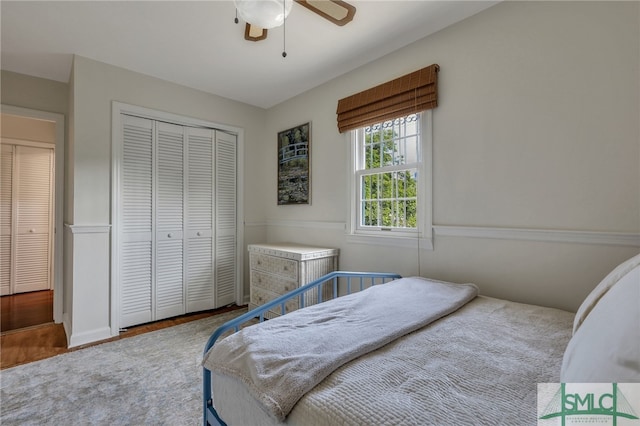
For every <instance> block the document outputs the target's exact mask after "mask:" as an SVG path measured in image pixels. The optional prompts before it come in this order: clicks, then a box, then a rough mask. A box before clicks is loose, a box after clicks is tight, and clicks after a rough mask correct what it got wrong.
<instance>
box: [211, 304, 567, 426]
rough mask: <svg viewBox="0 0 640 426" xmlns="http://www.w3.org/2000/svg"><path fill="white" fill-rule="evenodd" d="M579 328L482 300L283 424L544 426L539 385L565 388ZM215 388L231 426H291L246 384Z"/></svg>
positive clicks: (535, 311) (305, 403)
mask: <svg viewBox="0 0 640 426" xmlns="http://www.w3.org/2000/svg"><path fill="white" fill-rule="evenodd" d="M573 318H574V315H573V314H572V313H569V312H565V311H561V310H557V309H552V308H545V307H539V306H533V305H526V304H520V303H515V302H509V301H505V300H500V299H493V298H488V297H482V296H479V297H477V298H476V299H474V300H473V301H471V302H469V303H468V304H466V305H465V306H464V307H462V308H461V309H459V310H458V311H456V312H455V313H453V314H451V315H449V316H446V317H444V318H442V319H440V320H438V321H436V322H434V323H432V324H429V325H428V326H426V327H424V328H422V329H420V330H417V331H415V332H413V333H411V334H409V335H406V336H404V337H402V338H400V339H398V340H396V341H394V342H392V343H389V344H387V345H385V346H383V347H382V348H380V349H378V350H376V351H374V352H371V353H369V354H367V355H365V356H362V357H360V358H358V359H355V360H353V361H351V362H349V363H347V364H345V365H343V366H342V367H340V368H338V369H337V370H336V371H334V372H333V373H332V374H330V375H329V376H328V377H327V378H325V379H324V380H323V381H322V382H321V383H320V384H319V385H317V386H316V387H315V388H313V389H312V390H311V391H310V392H308V393H307V394H306V395H305V396H304V397H302V399H300V400H299V401H298V403H297V404H296V406H295V407H294V409H293V410H292V411H291V413H290V414H289V416H288V417H287V419H286V421H285V423H284V424H289V425H311V426H313V425H338V424H349V425H356V424H376V425H417V424H419V425H448V424H451V425H463V424H473V425H485V424H486V425H499V424H504V425H514V424H518V425H526V424H532V425H533V424H536V411H537V408H536V396H537V383H547V382H558V381H559V378H560V367H561V363H562V357H563V353H564V351H565V348H566V346H567V343H568V341H569V339H570V337H571V330H572V323H573ZM212 382H213V385H212V386H213V389H212V390H213V402H214V406H215V408H216V410H217V411H218V413H219V415H220V416H221V418H222V419H223V420H224V421H225V422H226V423H227V424H229V425H276V424H283V423H279V422H277V421H276V420H275V419H273V418H272V417H270V416H269V415H268V414H267V413H266V412H265V411H263V409H262V408H261V406H260V405H259V404H258V402H257V401H256V400H255V399H254V398H253V397H252V396H251V395H250V394H249V393H248V391H247V390H246V388H245V387H244V386H243V385H242V384H241V383H240V382H239V381H236V380H235V379H233V378H230V377H227V376H224V375H218V374H216V373H214V374H213V380H212Z"/></svg>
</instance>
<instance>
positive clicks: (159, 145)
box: [114, 114, 237, 327]
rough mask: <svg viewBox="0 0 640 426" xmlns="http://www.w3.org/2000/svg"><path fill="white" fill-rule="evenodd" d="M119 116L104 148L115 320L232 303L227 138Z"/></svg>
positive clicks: (232, 212)
mask: <svg viewBox="0 0 640 426" xmlns="http://www.w3.org/2000/svg"><path fill="white" fill-rule="evenodd" d="M121 119H122V123H123V124H122V132H123V133H122V135H123V137H122V147H119V146H118V145H116V146H115V147H114V148H115V151H114V153H117V155H116V156H115V157H114V161H115V162H117V163H118V164H119V170H120V172H119V173H117V176H119V178H118V180H117V182H115V187H117V188H119V191H118V196H117V200H118V202H119V206H118V213H117V216H118V220H117V227H116V228H115V232H117V235H118V241H119V242H118V244H117V245H118V249H117V253H118V254H117V257H118V265H119V270H118V271H117V276H118V280H119V285H118V286H117V287H116V288H119V290H118V293H119V297H118V300H119V303H120V306H119V310H120V324H119V325H120V327H128V326H130V325H135V324H141V323H144V322H149V321H155V320H159V319H163V318H169V317H173V316H177V315H182V314H184V313H187V312H197V311H202V310H207V309H212V308H216V307H220V306H224V305H228V304H230V303H233V302H234V301H235V296H236V294H235V289H236V282H237V260H236V259H237V250H236V248H237V241H236V232H237V229H236V192H237V188H236V184H237V177H236V173H237V171H236V155H237V153H236V149H237V148H236V136H235V135H230V134H227V133H224V132H219V131H216V130H214V129H207V128H196V127H189V126H182V125H176V124H170V123H166V122H161V121H155V120H151V119H145V118H139V117H133V116H128V115H125V114H123V115H122V116H121ZM117 169H118V168H117Z"/></svg>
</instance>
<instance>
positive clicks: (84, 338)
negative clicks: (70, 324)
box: [65, 327, 111, 348]
mask: <svg viewBox="0 0 640 426" xmlns="http://www.w3.org/2000/svg"><path fill="white" fill-rule="evenodd" d="M65 331H66V327H65ZM68 336H69V335H68ZM110 337H111V327H102V328H98V329H96V330H90V331H84V332H82V333H75V334H71V335H70V336H69V337H68V341H69V348H73V347H76V346H81V345H86V344H87V343H94V342H98V341H100V340H105V339H109V338H110Z"/></svg>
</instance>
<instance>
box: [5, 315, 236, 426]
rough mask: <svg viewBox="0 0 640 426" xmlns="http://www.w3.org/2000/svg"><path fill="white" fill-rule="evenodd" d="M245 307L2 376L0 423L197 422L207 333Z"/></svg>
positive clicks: (125, 423)
mask: <svg viewBox="0 0 640 426" xmlns="http://www.w3.org/2000/svg"><path fill="white" fill-rule="evenodd" d="M245 312H246V310H244V309H241V310H237V311H232V312H227V313H224V314H220V315H216V316H213V317H209V318H204V319H201V320H198V321H193V322H190V323H186V324H182V325H178V326H175V327H170V328H166V329H163V330H158V331H154V332H151V333H146V334H142V335H139V336H135V337H130V338H126V339H121V340H117V341H114V342H110V343H104V344H101V345H98V346H92V347H89V348H86V349H82V350H78V351H74V352H69V353H66V354H63V355H59V356H56V357H53V358H48V359H45V360H42V361H36V362H33V363H30V364H25V365H20V366H17V367H14V368H9V369H6V370H2V371H1V372H0V424H2V425H3V426H7V425H20V426H22V425H172V426H175V425H198V424H201V423H202V406H201V404H202V367H201V365H200V362H201V361H202V355H203V349H204V345H205V343H206V341H207V339H208V337H209V335H210V334H211V333H212V332H213V331H214V330H215V329H216V328H217V327H218V326H219V325H221V324H223V323H224V322H226V321H228V320H230V319H232V318H234V317H236V316H239V315H241V314H243V313H245Z"/></svg>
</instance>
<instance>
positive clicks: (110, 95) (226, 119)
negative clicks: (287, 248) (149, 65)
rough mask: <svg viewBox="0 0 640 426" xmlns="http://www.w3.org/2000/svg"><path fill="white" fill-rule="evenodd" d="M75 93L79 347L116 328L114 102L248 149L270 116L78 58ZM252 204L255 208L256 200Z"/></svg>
mask: <svg viewBox="0 0 640 426" xmlns="http://www.w3.org/2000/svg"><path fill="white" fill-rule="evenodd" d="M212 78H215V77H213V76H212ZM70 88H71V99H70V105H71V108H70V123H72V126H71V127H72V130H71V132H70V138H69V139H70V143H69V146H70V149H69V151H70V154H69V155H70V158H71V160H70V161H71V162H72V164H73V170H72V172H71V185H72V189H71V191H72V194H73V195H72V199H73V206H72V210H73V213H72V214H71V215H70V216H69V221H70V225H71V229H72V235H73V237H72V238H73V244H72V247H74V250H73V254H72V256H73V265H74V266H73V272H72V274H73V285H72V287H73V325H72V327H71V332H70V333H71V341H72V344H73V345H76V344H82V343H86V342H88V341H91V340H98V339H100V338H104V337H108V333H109V327H110V325H111V322H110V296H111V293H110V278H109V277H110V270H109V268H110V264H109V261H108V258H109V250H110V246H109V238H108V233H109V226H110V224H111V217H110V216H111V167H112V165H111V155H112V154H111V141H112V134H111V126H112V117H111V111H112V103H113V101H118V102H121V103H125V104H130V105H135V106H139V107H145V108H149V109H152V110H157V111H161V112H165V113H171V114H176V115H180V116H186V117H191V118H195V119H200V120H206V121H208V122H213V123H218V124H222V125H227V126H232V127H237V128H241V129H243V130H244V142H245V144H247V145H254V144H256V143H257V141H258V140H259V139H260V137H261V135H262V134H263V133H264V123H265V122H264V119H265V111H264V110H263V109H261V108H257V107H252V106H249V105H246V104H242V103H240V102H236V101H232V100H229V99H225V98H222V97H219V96H215V95H211V94H208V93H204V92H201V91H198V90H194V89H189V88H186V87H184V86H180V85H177V84H173V83H169V82H166V81H164V80H160V79H157V78H154V77H150V76H146V75H142V74H139V73H136V72H132V71H128V70H125V69H122V68H118V67H115V66H111V65H108V64H105V63H101V62H97V61H94V60H91V59H88V58H84V57H80V56H76V57H75V58H74V63H73V68H72V76H71V82H70ZM242 169H243V167H242V166H241V167H240V170H241V171H242ZM247 204H248V207H249V208H256V206H255V203H254V202H252V200H248V203H247ZM105 233H106V236H105ZM77 247H81V249H76V248H77ZM88 265H89V266H88ZM105 334H106V336H105ZM74 337H77V338H75V340H74Z"/></svg>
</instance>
